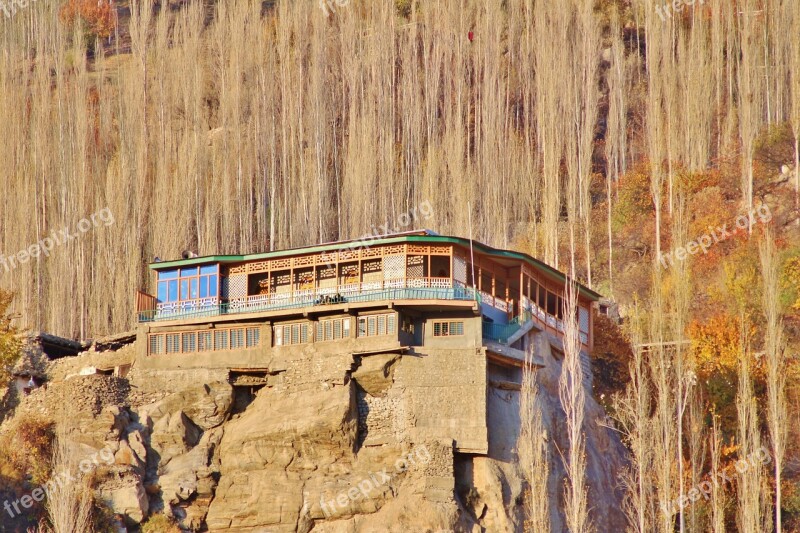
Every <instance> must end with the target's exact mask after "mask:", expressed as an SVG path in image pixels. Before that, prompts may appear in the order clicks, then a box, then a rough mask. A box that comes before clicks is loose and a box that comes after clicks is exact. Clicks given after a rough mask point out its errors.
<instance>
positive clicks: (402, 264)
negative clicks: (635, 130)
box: [136, 230, 600, 454]
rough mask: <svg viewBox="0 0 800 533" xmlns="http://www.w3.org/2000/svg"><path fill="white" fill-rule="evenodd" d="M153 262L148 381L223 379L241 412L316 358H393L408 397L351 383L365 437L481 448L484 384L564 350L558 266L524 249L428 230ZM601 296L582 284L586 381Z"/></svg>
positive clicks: (146, 306)
mask: <svg viewBox="0 0 800 533" xmlns="http://www.w3.org/2000/svg"><path fill="white" fill-rule="evenodd" d="M150 269H151V270H152V271H154V273H155V275H156V279H155V280H154V282H155V287H156V290H155V292H156V295H155V296H154V295H150V294H147V293H145V292H142V291H139V292H138V293H137V299H136V300H137V301H136V307H137V316H138V321H139V331H138V337H139V341H140V342H137V345H138V346H139V351H140V353H139V356H138V357H137V359H138V362H137V365H138V367H139V371H140V372H143V373H145V374H146V373H147V372H151V374H152V376H153V379H162V380H164V379H165V378H164V376H170V378H169V379H168V380H165V381H164V386H165V387H168V388H172V387H175V386H176V383H178V382H184V383H187V384H188V383H190V382H206V383H207V382H211V381H215V380H220V381H221V380H227V381H229V382H230V383H231V384H232V385H233V386H234V387H235V390H236V391H237V403H240V404H242V407H243V406H246V405H247V404H248V403H249V401H251V400H252V398H253V397H254V392H255V391H256V390H258V389H260V388H262V387H264V386H270V387H272V386H278V387H280V386H282V385H283V386H285V385H286V384H287V383H290V382H291V381H292V375H293V374H295V373H307V374H311V373H318V372H319V369H320V367H324V366H325V365H326V364H329V361H328V360H327V359H326V355H327V354H340V353H343V352H346V353H347V354H349V355H350V356H352V359H351V360H352V361H354V363H353V368H352V372H353V373H356V372H357V371H358V368H359V367H364V368H366V367H368V366H370V365H371V364H373V363H371V362H370V361H369V359H370V357H371V356H373V355H375V356H380V357H381V358H382V359H381V361H382V363H381V365H383V371H384V374H385V373H386V372H388V370H386V368H387V367H388V366H390V365H391V364H393V363H391V361H395V360H397V359H400V358H402V359H403V360H408V364H407V365H406V366H407V368H405V369H403V371H402V372H398V373H397V375H395V376H394V377H393V379H395V380H401V381H402V382H404V383H403V390H404V391H407V393H408V394H409V397H410V398H416V400H414V401H410V400H408V401H404V402H400V400H399V399H398V398H391V397H387V396H386V395H381V394H380V393H378V394H372V393H370V391H369V389H370V385H369V384H366V383H359V385H360V386H359V387H358V389H357V390H358V398H357V402H356V403H357V406H358V409H357V410H358V428H359V430H358V433H359V435H358V442H359V445H363V446H370V445H379V444H382V443H386V442H389V441H392V440H396V439H402V438H406V437H408V438H411V440H412V441H413V440H425V439H427V438H444V439H449V440H452V442H453V446H454V451H455V452H458V453H478V454H481V453H483V454H485V453H487V452H488V447H489V440H490V436H489V428H490V427H491V425H492V421H491V420H489V414H488V413H489V412H490V411H489V410H488V409H487V402H488V401H489V399H488V395H489V391H490V389H491V388H492V387H501V388H509V389H511V390H513V389H515V388H516V390H519V383H520V381H521V371H520V369H521V367H522V365H523V363H524V360H525V353H526V350H528V349H529V348H531V347H534V346H536V343H537V342H540V341H541V340H542V339H544V340H545V341H547V342H548V344H549V347H548V348H549V352H550V353H552V354H555V356H556V357H558V354H559V353H560V352H561V351H562V346H561V344H562V332H563V321H562V319H563V312H564V311H563V309H564V305H563V296H564V292H565V285H566V281H567V279H566V276H565V275H564V274H563V273H561V272H559V271H557V270H555V269H554V268H552V267H550V266H548V265H546V264H544V263H542V262H540V261H538V260H536V259H534V258H533V257H531V256H529V255H526V254H524V253H519V252H513V251H507V250H499V249H495V248H492V247H489V246H487V245H484V244H481V243H478V242H474V241H473V242H471V241H470V240H468V239H463V238H458V237H449V236H441V235H438V234H436V233H434V232H431V231H427V230H422V231H411V232H405V233H399V234H392V235H386V236H381V237H377V238H374V239H372V240H370V241H345V242H335V243H328V244H322V245H318V246H310V247H303V248H296V249H290V250H281V251H273V252H268V253H261V254H253V255H216V256H206V257H190V258H188V259H183V260H175V261H159V262H156V263H152V264H150ZM599 298H600V295H599V294H597V293H595V292H593V291H592V290H590V289H588V288H586V287H583V286H580V285H579V298H578V304H579V308H578V324H579V326H580V328H579V329H580V341H581V345H582V349H583V360H584V361H585V362H586V365H585V367H584V372H585V377H586V380H587V382H588V381H590V375H591V374H590V371H589V365H588V355H587V354H588V353H589V352H590V351H591V348H592V306H593V305H595V302H597V301H598V300H599ZM310 351H313V354H314V357H311V358H308V357H304V355H303V354H306V355H307V354H308V353H310ZM532 352H533V354H534V357H535V359H534V360H535V361H536V360H537V359H536V357H540V354H539V353H538V350H537V349H535V348H534V349H533V350H532ZM386 358H389V359H391V361H389V359H386ZM384 359H386V360H384ZM387 361H389V362H387ZM539 361H541V359H539ZM387 365H388V366H387ZM434 378H435V379H434ZM415 389H416V391H415ZM390 396H391V395H390ZM456 400H457V401H456ZM400 403H402V408H401V407H400ZM242 407H240V408H242ZM403 420H414V423H413V424H408V423H405V422H404V421H403ZM415 435H416V436H417V437H419V438H418V439H417V438H415Z"/></svg>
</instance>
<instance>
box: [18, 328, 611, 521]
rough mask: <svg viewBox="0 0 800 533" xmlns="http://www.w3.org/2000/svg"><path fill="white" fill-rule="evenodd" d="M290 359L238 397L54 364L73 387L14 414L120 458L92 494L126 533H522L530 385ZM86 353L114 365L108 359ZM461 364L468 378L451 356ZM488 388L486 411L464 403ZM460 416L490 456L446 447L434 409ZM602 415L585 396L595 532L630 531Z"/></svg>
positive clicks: (544, 351) (553, 392) (343, 356)
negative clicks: (144, 528) (519, 451)
mask: <svg viewBox="0 0 800 533" xmlns="http://www.w3.org/2000/svg"><path fill="white" fill-rule="evenodd" d="M538 341H539V342H540V343H541V346H538V348H537V351H538V352H539V353H540V354H541V355H542V357H543V361H544V365H545V368H544V369H543V370H542V372H540V374H539V378H540V382H541V390H542V393H543V395H544V398H543V403H544V405H545V406H546V407H545V412H543V418H544V422H545V425H546V428H547V433H548V438H549V439H550V442H551V446H552V450H551V457H555V458H557V457H558V454H557V451H556V447H558V449H561V450H564V449H566V448H567V446H568V443H567V442H566V439H565V435H564V429H563V428H564V413H563V412H562V411H561V407H560V404H559V401H558V377H559V373H560V361H559V360H558V359H556V358H555V357H553V354H552V353H551V351H550V344H549V340H548V339H547V338H545V337H544V336H541V337H540V338H539V340H538ZM123 349H128V347H127V346H126V347H124V348H123ZM110 353H111V354H113V353H114V352H110ZM287 353H288V354H289V355H288V356H287V357H285V358H283V359H274V360H272V361H269V362H268V363H269V368H271V369H278V370H274V371H272V373H271V374H269V378H268V379H254V380H251V381H252V384H251V385H248V386H247V387H243V385H242V383H249V382H247V381H244V380H241V379H239V380H237V381H236V383H238V385H237V386H238V387H240V388H239V393H237V392H236V388H235V387H234V386H232V385H231V384H230V383H229V382H226V381H212V382H208V383H203V382H194V383H190V381H191V380H184V381H182V382H181V383H183V385H182V386H180V387H176V390H172V391H164V390H157V389H158V387H153V386H152V383H145V382H144V381H142V380H143V379H145V378H146V379H152V378H153V376H157V374H154V373H153V372H154V371H152V370H151V371H149V372H148V373H142V374H141V376H142V377H137V373H136V372H132V373H131V376H129V378H130V379H126V378H121V377H114V376H103V375H93V376H75V375H72V370H74V369H75V368H77V367H78V366H80V364H81V363H75V362H73V363H71V364H70V365H67V364H66V363H59V364H58V365H57V368H56V373H57V375H59V376H61V377H62V378H64V379H56V380H55V381H54V382H52V383H50V385H49V386H48V387H47V389H46V390H44V389H42V390H37V391H34V393H33V394H31V395H30V396H29V397H27V398H25V399H24V402H23V405H21V406H20V409H19V413H20V414H21V413H24V412H35V413H37V414H38V415H40V416H45V417H47V416H49V417H51V418H53V419H54V420H60V421H61V424H62V425H63V426H64V427H65V428H66V431H67V435H68V439H69V441H70V443H71V445H72V446H73V448H74V450H75V455H76V456H77V457H89V456H92V455H93V454H94V455H97V454H99V453H103V454H106V455H108V456H109V457H110V461H109V462H108V463H107V464H102V465H100V467H98V468H97V469H96V473H95V479H96V486H95V491H96V496H97V497H98V499H99V500H101V501H103V502H105V504H106V505H107V506H108V507H109V508H110V509H111V510H112V511H113V512H114V513H117V514H119V515H121V516H123V517H124V520H125V521H126V522H127V523H128V524H130V525H135V524H138V523H141V522H142V521H143V520H145V519H146V518H147V517H148V515H150V514H152V513H154V512H165V513H167V514H170V515H172V516H173V517H175V518H176V519H177V520H178V522H179V524H180V525H181V527H182V528H184V529H185V530H187V531H200V530H208V531H231V532H239V533H245V532H248V533H249V532H253V533H255V532H263V531H269V532H275V533H282V532H287V533H288V532H292V533H294V532H299V533H307V532H309V531H314V532H331V533H344V532H348V533H350V532H353V533H355V532H372V531H374V532H385V531H397V532H401V531H402V532H406V531H430V532H437V531H441V532H445V531H465V532H478V531H492V532H495V531H496V532H509V533H511V532H518V531H522V528H523V523H524V516H523V512H522V505H521V504H522V500H523V498H524V494H525V491H526V490H527V487H526V483H525V480H524V477H523V475H522V472H521V470H520V468H519V466H518V464H517V462H516V455H515V454H516V451H515V450H516V444H517V439H518V436H519V434H518V432H519V430H518V428H519V388H518V386H517V388H516V389H515V388H514V385H513V382H510V381H508V380H507V379H506V378H507V376H505V375H494V374H493V373H494V372H495V371H496V370H493V368H494V367H492V365H491V364H489V365H488V366H487V364H486V363H485V361H486V359H485V354H484V353H483V352H482V351H481V350H480V349H478V350H476V351H475V353H470V354H464V353H455V352H452V351H451V350H440V351H439V352H431V353H427V354H408V355H401V354H399V353H374V354H369V355H363V354H361V355H356V354H351V353H347V352H346V351H345V352H344V353H333V354H327V355H325V356H324V357H320V356H319V355H318V354H317V353H316V352H315V350H314V349H313V348H312V347H308V348H306V349H305V350H304V351H300V352H297V351H294V352H287ZM88 357H90V358H91V359H92V362H97V363H100V364H103V362H102V360H98V358H99V357H100V355H99V354H98V353H93V354H90V355H89V356H88ZM115 357H117V358H118V357H119V356H118V355H117V356H115ZM456 357H458V358H459V359H458V361H459V367H458V369H456V368H453V367H452V364H450V363H449V362H448V361H452V360H456V359H455V358H456ZM481 361H483V363H482V364H483V365H484V366H483V367H481V366H479V365H480V364H481ZM115 362H116V363H121V362H123V361H122V360H119V359H117V360H115ZM471 365H478V366H475V368H477V369H478V371H479V372H480V371H481V368H483V370H482V371H483V372H484V373H485V374H486V378H485V381H483V382H481V381H475V382H469V383H467V384H466V386H467V388H463V387H462V386H461V384H460V381H459V380H460V379H461V378H460V377H459V376H458V375H457V370H458V371H464V369H467V370H469V371H470V372H472V371H473V370H472V366H471ZM431 368H433V369H435V371H433V372H432V371H431V370H430V369H431ZM171 372H175V370H171ZM498 372H500V373H501V374H503V373H505V372H507V371H506V370H499V371H498ZM169 375H170V376H172V375H174V374H169ZM67 378H68V379H67ZM441 385H444V386H445V387H449V389H448V391H449V392H447V394H448V395H449V396H448V398H450V401H451V402H454V405H450V406H444V408H443V409H441V410H439V409H437V408H436V406H435V405H426V402H427V403H428V404H429V403H430V400H429V399H428V395H429V394H430V393H429V391H430V390H431V387H436V386H441ZM484 387H486V388H488V391H487V395H486V400H485V403H476V404H475V405H470V404H464V405H463V406H460V405H459V404H458V402H459V401H460V400H459V398H461V397H462V396H463V395H464V394H472V392H473V391H475V390H478V391H480V390H484ZM245 390H246V391H249V392H247V394H241V392H242V391H245ZM237 394H238V395H237ZM248 402H250V403H248ZM65 408H68V409H69V412H70V416H69V417H68V419H65V417H64V412H65ZM460 409H461V410H464V409H470V410H471V411H470V413H472V412H474V413H477V415H476V416H478V420H480V419H483V420H485V423H486V424H487V426H488V427H485V428H484V429H483V431H484V433H483V434H480V433H474V434H473V433H470V432H463V433H460V434H461V435H463V436H464V437H463V440H462V442H461V444H460V446H462V447H463V446H474V447H478V448H479V447H480V446H481V443H483V446H487V445H488V447H487V448H485V451H484V452H483V453H464V452H463V451H459V444H458V443H456V442H455V441H454V440H453V439H452V438H449V439H448V438H442V436H441V434H442V431H441V429H440V428H442V427H447V422H444V423H443V422H442V420H447V419H440V418H437V416H440V417H441V416H443V414H442V413H450V414H449V415H448V416H450V417H455V416H458V415H459V410H460ZM412 413H417V414H416V415H413V414H412ZM420 413H422V415H424V417H423V416H422V415H420ZM470 416H472V415H470ZM604 418H605V413H604V412H603V410H602V408H601V407H600V406H599V405H597V404H596V403H595V402H594V401H593V400H592V399H591V397H588V398H587V411H586V439H587V440H586V454H587V462H588V474H587V478H588V486H589V491H590V495H589V496H590V499H591V501H592V510H591V512H592V519H593V521H594V524H595V525H596V527H597V528H598V530H600V531H615V530H622V529H624V517H623V515H622V513H621V505H620V501H621V497H622V495H621V494H620V493H619V489H618V485H617V482H616V478H615V476H616V472H618V471H619V469H620V468H622V467H623V466H624V457H625V452H624V449H623V447H622V445H621V443H620V442H619V439H618V438H617V437H616V435H615V434H614V433H613V432H612V431H610V430H609V429H608V428H606V427H604V426H603V425H602V424H599V423H598V421H602V420H603V419H604ZM465 419H466V420H472V419H471V418H469V417H467V418H465ZM452 420H455V418H453V419H452ZM451 423H452V422H451ZM487 432H488V435H487ZM564 475H565V472H564V469H563V467H562V466H561V464H560V462H559V461H558V460H557V459H554V460H553V461H552V464H551V472H550V482H549V494H548V496H549V499H550V501H551V502H553V504H552V505H551V514H552V523H553V526H554V527H553V531H562V530H563V516H562V514H561V511H560V510H559V507H558V504H557V502H558V501H559V500H560V492H561V490H562V487H563V479H564Z"/></svg>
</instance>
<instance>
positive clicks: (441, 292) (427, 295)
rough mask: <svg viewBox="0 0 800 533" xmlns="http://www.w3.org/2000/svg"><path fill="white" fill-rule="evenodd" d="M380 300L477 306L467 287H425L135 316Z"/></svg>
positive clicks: (206, 313)
mask: <svg viewBox="0 0 800 533" xmlns="http://www.w3.org/2000/svg"><path fill="white" fill-rule="evenodd" d="M379 300H475V301H477V302H478V303H480V295H479V294H478V293H477V291H475V290H474V289H471V288H467V287H448V288H439V287H425V288H410V287H407V288H393V289H379V290H375V291H362V292H360V293H354V294H338V295H328V298H327V299H320V298H319V297H302V298H297V299H295V300H292V301H288V302H280V303H268V302H258V301H256V302H252V303H250V302H244V303H242V302H239V303H235V304H231V303H222V304H218V305H212V306H206V307H202V308H199V309H194V310H187V311H183V310H182V311H172V310H169V311H164V310H158V309H151V310H148V311H140V312H139V313H138V320H139V322H154V321H159V320H184V319H190V318H205V317H214V316H220V315H233V314H241V313H257V312H260V311H283V310H291V309H302V308H305V307H315V306H320V305H335V304H343V303H359V302H371V301H379Z"/></svg>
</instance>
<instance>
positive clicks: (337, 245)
mask: <svg viewBox="0 0 800 533" xmlns="http://www.w3.org/2000/svg"><path fill="white" fill-rule="evenodd" d="M397 243H439V244H443V243H447V244H458V245H460V246H464V247H467V248H469V246H470V240H469V239H464V238H461V237H450V236H444V235H438V234H436V233H434V232H428V231H425V232H409V233H406V234H400V235H387V236H386V237H381V238H376V239H374V240H366V239H364V240H362V239H354V240H351V241H340V242H332V243H326V244H319V245H316V246H306V247H302V248H291V249H288V250H276V251H273V252H264V253H258V254H245V255H208V256H204V257H193V258H191V259H179V260H175V261H160V262H158V263H150V265H149V268H150V269H151V270H155V271H160V270H167V269H172V268H176V267H183V266H195V265H204V264H210V263H223V264H224V263H241V262H245V261H257V260H261V259H276V258H279V257H291V256H294V255H301V254H309V253H312V254H313V253H321V252H334V251H338V250H343V249H348V248H360V247H362V246H365V245H366V246H375V245H385V244H397ZM472 246H473V247H474V249H475V250H478V251H480V252H481V253H484V254H488V255H492V256H495V257H500V258H504V259H514V260H521V261H525V262H527V263H528V264H530V265H531V266H532V267H534V268H535V269H537V270H539V271H542V272H544V273H546V274H548V275H550V276H551V277H553V278H555V279H556V280H558V281H563V282H566V279H567V276H566V274H564V273H563V272H561V271H559V270H556V269H555V268H553V267H551V266H550V265H548V264H546V263H543V262H542V261H539V260H538V259H536V258H534V257H532V256H530V255H528V254H526V253H522V252H514V251H511V250H501V249H498V248H492V247H491V246H488V245H486V244H483V243H480V242H478V241H472ZM578 287H579V288H580V292H581V294H583V295H584V296H586V297H587V298H589V299H590V300H592V301H597V300H599V299H600V298H602V295H601V294H599V293H597V292H595V291H593V290H592V289H590V288H588V287H586V286H584V285H581V284H580V283H579V284H578Z"/></svg>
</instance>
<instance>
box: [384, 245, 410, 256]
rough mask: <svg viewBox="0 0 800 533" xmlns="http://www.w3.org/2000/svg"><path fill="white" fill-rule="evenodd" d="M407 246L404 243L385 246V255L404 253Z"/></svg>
mask: <svg viewBox="0 0 800 533" xmlns="http://www.w3.org/2000/svg"><path fill="white" fill-rule="evenodd" d="M404 253H405V247H404V245H402V244H393V245H391V246H384V247H383V255H395V254H404Z"/></svg>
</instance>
